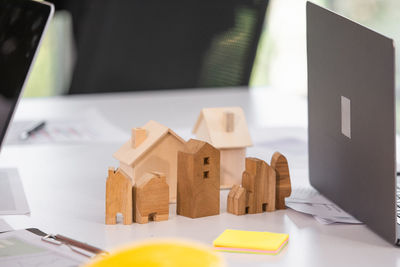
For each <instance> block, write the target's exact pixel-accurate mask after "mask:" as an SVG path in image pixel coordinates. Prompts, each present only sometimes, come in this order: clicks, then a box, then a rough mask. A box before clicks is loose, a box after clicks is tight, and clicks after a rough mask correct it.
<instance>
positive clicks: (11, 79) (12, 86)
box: [0, 0, 54, 214]
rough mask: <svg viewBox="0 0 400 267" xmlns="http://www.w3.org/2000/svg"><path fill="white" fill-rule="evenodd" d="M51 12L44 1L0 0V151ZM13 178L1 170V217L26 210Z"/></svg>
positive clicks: (9, 171)
mask: <svg viewBox="0 0 400 267" xmlns="http://www.w3.org/2000/svg"><path fill="white" fill-rule="evenodd" d="M53 13H54V8H53V6H52V5H51V4H48V3H46V2H36V1H30V0H0V148H1V145H2V143H3V141H4V137H5V135H6V132H7V129H8V128H9V124H10V122H11V119H12V116H13V114H14V111H15V109H16V106H17V103H18V100H19V98H20V95H21V92H22V91H23V89H24V87H25V84H26V81H27V80H28V77H29V72H30V70H31V68H32V65H33V62H34V60H35V56H36V54H37V51H38V48H39V46H40V43H41V40H42V37H43V35H44V32H45V30H46V28H47V25H48V23H49V21H50V18H51V17H52V15H53ZM16 177H17V178H18V174H16V173H15V170H10V169H2V170H0V212H1V213H2V214H13V212H15V211H16V210H21V208H25V207H28V206H27V204H26V200H25V198H24V197H23V198H22V197H16V196H21V195H22V196H23V195H24V193H23V188H22V184H21V183H20V181H19V179H15V178H16ZM28 211H29V210H28ZM4 212H5V213H4Z"/></svg>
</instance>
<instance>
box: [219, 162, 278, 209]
mask: <svg viewBox="0 0 400 267" xmlns="http://www.w3.org/2000/svg"><path fill="white" fill-rule="evenodd" d="M275 190H276V173H275V170H274V169H273V168H272V167H271V166H269V165H268V164H267V163H266V162H265V161H263V160H260V159H257V158H246V170H245V171H244V172H243V177H242V186H241V187H240V186H239V185H234V186H233V187H232V189H231V191H230V192H229V194H228V201H227V206H228V207H227V210H228V212H230V213H233V214H236V215H243V214H254V213H262V212H264V211H274V210H275V192H276V191H275Z"/></svg>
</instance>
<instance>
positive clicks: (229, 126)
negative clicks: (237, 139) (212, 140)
mask: <svg viewBox="0 0 400 267" xmlns="http://www.w3.org/2000/svg"><path fill="white" fill-rule="evenodd" d="M224 119H225V131H226V132H227V133H231V132H233V130H234V129H235V113H233V112H232V111H225V112H224Z"/></svg>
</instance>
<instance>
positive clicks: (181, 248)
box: [86, 241, 225, 267]
mask: <svg viewBox="0 0 400 267" xmlns="http://www.w3.org/2000/svg"><path fill="white" fill-rule="evenodd" d="M105 266H107V267H108V266H113V267H114V266H115V267H117V266H118V267H125V266H138V267H141V266H146V267H180V266H189V267H208V266H209V267H223V266H225V264H224V263H223V260H222V259H221V258H220V256H218V255H217V254H216V253H215V252H214V251H213V250H212V249H210V248H208V247H205V246H204V247H203V246H201V245H198V244H192V243H189V242H182V241H147V242H144V243H139V244H134V245H131V246H128V247H125V248H123V249H121V250H118V251H116V252H114V253H111V254H110V255H108V256H105V257H102V258H97V259H96V260H94V261H93V262H90V263H88V264H87V265H86V267H105Z"/></svg>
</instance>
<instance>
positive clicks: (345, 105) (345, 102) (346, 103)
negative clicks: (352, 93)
mask: <svg viewBox="0 0 400 267" xmlns="http://www.w3.org/2000/svg"><path fill="white" fill-rule="evenodd" d="M341 102H342V134H344V135H345V136H347V137H348V138H350V139H351V113H350V99H348V98H347V97H344V96H342V101H341Z"/></svg>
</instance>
